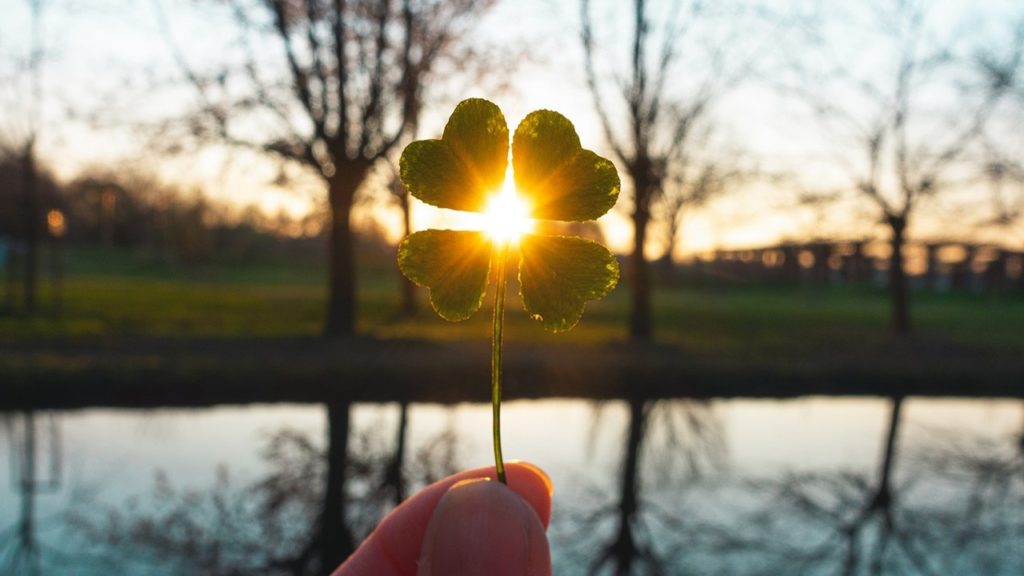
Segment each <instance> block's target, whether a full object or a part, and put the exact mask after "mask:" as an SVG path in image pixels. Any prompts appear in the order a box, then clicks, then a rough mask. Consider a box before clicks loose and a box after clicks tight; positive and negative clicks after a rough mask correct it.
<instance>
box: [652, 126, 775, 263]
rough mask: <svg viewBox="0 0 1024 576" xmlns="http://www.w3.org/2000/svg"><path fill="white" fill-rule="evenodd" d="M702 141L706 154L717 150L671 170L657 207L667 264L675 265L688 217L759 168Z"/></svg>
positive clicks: (731, 152)
mask: <svg viewBox="0 0 1024 576" xmlns="http://www.w3.org/2000/svg"><path fill="white" fill-rule="evenodd" d="M702 141H703V145H702V146H700V147H701V148H702V149H703V151H707V150H708V149H709V148H714V150H712V152H711V154H710V155H708V156H705V155H702V156H701V157H700V158H696V159H692V160H691V159H683V160H684V161H682V162H679V163H677V164H676V165H674V166H672V167H670V171H669V176H668V177H667V178H666V184H665V187H664V189H663V190H662V192H661V194H660V195H659V197H658V199H657V202H656V204H655V207H654V213H655V214H656V215H657V219H658V220H659V221H660V222H661V227H662V230H663V232H664V239H665V251H664V252H663V253H662V256H661V258H662V261H663V262H665V263H666V264H667V265H671V263H672V253H673V251H674V250H675V248H676V246H677V245H678V243H679V239H680V234H681V232H682V228H683V219H684V217H685V216H686V214H687V213H688V212H690V211H691V210H694V209H697V208H699V207H701V206H703V205H705V204H707V203H708V202H710V201H711V200H713V199H715V198H717V197H720V196H722V195H723V194H725V193H726V192H728V191H729V190H731V189H733V188H734V187H736V186H737V185H739V184H741V183H743V182H745V181H747V180H749V179H751V178H753V177H754V176H755V172H756V169H755V168H754V167H753V166H744V165H743V162H742V161H741V160H740V158H741V155H740V153H739V152H735V151H726V150H724V149H723V148H715V147H714V146H713V145H711V144H710V140H709V139H707V138H704V139H702ZM716 151H719V152H721V153H715V152H716Z"/></svg>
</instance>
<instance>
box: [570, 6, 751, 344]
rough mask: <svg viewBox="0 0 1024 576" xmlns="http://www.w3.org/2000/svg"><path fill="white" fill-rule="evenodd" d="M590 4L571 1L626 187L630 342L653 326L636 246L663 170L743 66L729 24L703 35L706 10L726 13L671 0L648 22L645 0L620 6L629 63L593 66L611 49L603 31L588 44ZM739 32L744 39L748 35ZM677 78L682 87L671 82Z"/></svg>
mask: <svg viewBox="0 0 1024 576" xmlns="http://www.w3.org/2000/svg"><path fill="white" fill-rule="evenodd" d="M591 4H592V3H591V2H590V0H580V13H581V20H582V30H581V40H582V43H583V49H584V54H585V68H586V77H587V85H588V88H589V91H590V93H591V96H592V98H593V101H594V108H595V110H596V112H597V115H598V118H599V119H600V122H601V127H602V130H603V131H604V136H605V140H606V141H607V145H608V147H609V148H610V149H611V151H612V155H613V156H614V159H615V160H617V162H618V163H619V165H620V166H622V167H623V168H624V169H625V172H626V175H627V177H628V179H629V181H630V183H631V184H632V194H633V205H632V214H631V218H632V221H633V251H632V254H631V256H630V266H629V268H628V269H629V277H628V278H629V280H630V289H631V290H632V296H631V298H632V301H631V307H632V308H631V312H630V320H629V334H630V338H631V339H632V340H635V341H649V340H650V339H651V337H652V332H653V322H652V317H651V286H650V274H649V270H648V263H647V260H646V258H645V257H644V246H645V244H646V243H647V235H648V226H649V224H650V223H651V221H652V219H653V218H654V217H655V213H654V205H655V203H656V202H657V201H658V198H659V197H660V196H661V195H662V194H663V193H664V191H665V190H666V188H667V184H668V179H669V178H670V176H671V172H672V170H673V166H675V165H678V164H680V163H685V161H686V159H687V158H689V156H690V155H691V153H692V148H693V146H694V142H695V141H696V140H698V139H699V138H700V134H701V130H702V127H704V126H707V125H708V124H710V123H712V122H713V118H712V110H713V108H714V105H715V104H716V103H717V102H718V101H719V100H720V99H721V98H722V97H723V95H724V94H725V93H726V92H728V91H729V90H731V89H733V88H734V87H735V86H736V85H737V84H738V82H739V81H740V80H741V79H743V78H744V77H745V76H746V73H747V72H748V71H749V69H750V67H749V63H750V62H751V61H752V60H751V59H740V58H736V57H735V56H736V54H737V53H738V51H739V50H741V49H742V47H743V46H744V43H743V42H741V41H740V38H739V35H738V33H737V32H736V31H737V30H738V29H739V28H741V27H740V26H735V22H733V26H731V27H723V28H722V29H723V30H730V31H731V32H730V33H728V34H724V35H716V34H710V33H708V32H709V31H710V28H711V26H710V24H709V22H711V21H712V16H711V15H709V11H711V10H713V9H718V10H728V8H724V7H723V6H722V5H718V6H716V7H714V8H712V7H709V6H708V5H707V4H706V3H704V2H700V1H687V0H673V1H670V2H665V3H661V4H660V5H659V6H660V7H662V8H664V10H665V13H664V14H658V15H657V16H653V15H652V13H651V12H652V10H651V9H650V8H649V5H648V2H646V1H645V0H634V1H633V2H632V4H631V7H630V23H631V25H632V38H631V42H630V45H629V47H628V48H629V55H630V57H629V60H628V64H627V65H626V70H625V71H624V74H623V73H621V72H620V71H616V70H607V69H599V67H598V66H599V62H607V61H609V60H612V61H614V59H611V58H608V57H607V55H606V54H603V53H602V52H601V50H600V48H599V46H608V45H614V41H612V40H611V39H612V38H614V37H615V34H613V33H612V31H608V34H607V37H608V38H607V39H608V40H609V41H608V42H603V41H598V39H597V31H596V30H595V26H594V22H595V19H594V18H593V15H592V7H591ZM733 16H735V14H733ZM600 20H601V21H613V20H615V18H602V19H600ZM654 22H661V25H660V26H657V25H655V24H654ZM702 28H703V29H702ZM744 34H749V29H746V30H744ZM617 76H618V77H621V79H620V80H619V81H618V82H615V81H614V80H611V78H614V77H617ZM684 78H685V82H683V81H681V80H682V79H684ZM620 113H621V114H620ZM620 118H621V119H622V122H620V121H619V119H620Z"/></svg>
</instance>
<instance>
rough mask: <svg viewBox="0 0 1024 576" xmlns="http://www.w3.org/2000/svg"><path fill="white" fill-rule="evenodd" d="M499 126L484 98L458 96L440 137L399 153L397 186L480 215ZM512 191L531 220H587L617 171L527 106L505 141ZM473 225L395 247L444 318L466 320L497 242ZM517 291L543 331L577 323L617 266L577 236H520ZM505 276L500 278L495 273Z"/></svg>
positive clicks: (498, 148)
mask: <svg viewBox="0 0 1024 576" xmlns="http://www.w3.org/2000/svg"><path fill="white" fill-rule="evenodd" d="M508 149H509V136H508V125H507V124H506V122H505V117H504V115H503V114H502V113H501V110H500V109H499V108H498V107H497V106H496V105H495V104H494V103H492V102H489V101H487V100H483V99H478V98H474V99H469V100H464V101H463V102H461V103H460V104H459V105H458V106H457V107H456V108H455V111H454V112H453V113H452V115H451V117H450V118H449V119H448V124H447V125H446V126H445V129H444V133H443V135H442V136H441V139H439V140H419V141H416V142H413V143H411V144H410V145H409V146H407V147H406V149H405V150H404V151H403V153H402V158H401V163H400V168H401V178H402V182H403V183H404V184H405V186H406V188H408V190H409V192H410V193H411V194H412V195H413V196H415V197H416V198H418V199H420V200H422V201H423V202H426V203H427V204H431V205H434V206H438V207H440V208H449V209H452V210H463V211H470V212H482V211H483V210H484V209H485V207H486V205H487V203H488V200H489V198H490V196H491V195H492V194H494V193H495V192H496V191H498V190H500V189H501V187H502V183H503V181H504V179H505V172H506V168H507V166H508ZM512 167H513V174H514V179H515V184H516V187H517V189H518V191H519V195H520V196H521V197H523V198H524V199H525V200H526V202H527V203H528V205H529V209H530V216H531V217H533V218H535V219H538V220H560V221H575V222H583V221H587V220H594V219H596V218H598V217H600V216H601V215H603V214H604V213H605V212H607V211H608V210H609V209H610V208H611V207H612V206H614V205H615V201H616V200H617V199H618V196H619V176H618V173H617V172H616V170H615V166H614V165H613V164H612V163H611V162H610V161H608V160H607V159H605V158H602V157H601V156H599V155H597V154H595V153H594V152H592V151H590V150H585V149H583V147H582V146H581V145H580V139H579V136H577V134H576V129H575V128H574V127H573V125H572V122H570V121H569V120H568V119H567V118H565V117H564V116H562V115H561V114H559V113H557V112H553V111H551V110H537V111H535V112H531V113H530V114H529V115H527V116H526V118H524V119H523V121H522V122H521V123H520V124H519V126H518V127H517V128H516V131H515V135H514V136H513V138H512ZM497 244H498V243H497V242H496V241H494V240H491V239H490V238H489V237H488V236H487V235H486V234H485V233H483V232H476V231H455V230H425V231H421V232H416V233H414V234H411V235H409V236H408V237H407V238H406V239H405V240H404V241H403V242H402V244H401V246H400V247H399V251H398V265H399V268H401V270H402V273H403V274H405V275H406V277H408V278H409V279H410V280H412V281H413V282H415V283H416V284H418V285H420V286H425V287H427V288H429V289H430V302H431V304H432V305H433V307H434V309H435V310H436V311H437V313H438V314H439V315H440V316H441V317H442V318H445V319H446V320H452V321H458V320H465V319H466V318H469V317H470V316H472V315H473V314H474V313H475V312H476V311H477V310H479V309H480V307H481V305H482V304H483V300H484V294H485V292H486V290H487V284H488V279H489V277H490V276H491V264H492V259H493V257H494V255H495V254H496V253H497V250H498V249H503V248H504V247H503V246H499V245H497ZM519 255H520V261H519V284H520V295H521V297H522V301H523V305H524V306H525V308H526V310H527V312H528V313H529V314H530V315H531V317H533V318H534V319H536V320H539V321H540V322H541V324H542V325H543V326H544V327H545V328H547V329H549V330H551V331H562V330H568V329H570V328H572V327H573V326H575V325H576V323H577V322H578V321H579V319H580V316H581V315H582V314H583V308H584V305H585V304H586V302H587V301H589V300H596V299H599V298H601V297H603V296H604V295H605V294H607V293H608V292H609V291H611V289H612V288H614V287H615V285H616V283H617V282H618V279H619V266H618V262H617V261H616V260H615V257H614V256H613V255H612V254H611V252H609V251H608V249H607V248H605V247H604V246H602V245H600V244H597V243H595V242H591V241H589V240H584V239H582V238H575V237H564V236H547V235H540V234H526V235H524V236H523V238H522V239H521V241H520V245H519ZM496 281H497V282H504V278H498V279H496Z"/></svg>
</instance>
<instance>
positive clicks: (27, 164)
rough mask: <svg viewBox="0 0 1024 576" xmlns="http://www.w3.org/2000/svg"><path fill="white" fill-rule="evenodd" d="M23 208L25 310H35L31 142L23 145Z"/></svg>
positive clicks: (35, 205) (36, 270) (36, 260)
mask: <svg viewBox="0 0 1024 576" xmlns="http://www.w3.org/2000/svg"><path fill="white" fill-rule="evenodd" d="M23 161H24V172H25V173H24V178H25V190H24V197H23V202H24V208H25V294H24V297H25V311H26V312H28V313H29V314H31V313H33V312H35V310H36V292H37V290H38V284H39V232H40V230H39V225H40V218H39V190H38V187H39V182H38V178H37V177H36V158H35V149H34V145H33V144H32V143H29V144H28V145H27V146H26V147H25V157H24V158H23Z"/></svg>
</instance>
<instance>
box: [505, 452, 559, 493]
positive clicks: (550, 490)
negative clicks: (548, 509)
mask: <svg viewBox="0 0 1024 576" xmlns="http://www.w3.org/2000/svg"><path fill="white" fill-rule="evenodd" d="M509 463H511V464H515V465H516V466H521V467H523V468H528V469H529V470H530V471H531V472H533V473H535V474H536V475H537V477H538V478H540V479H541V480H542V481H544V487H545V488H547V489H548V496H554V495H555V485H554V483H552V482H551V477H550V476H548V473H547V472H545V471H544V470H542V469H541V468H540V467H538V466H537V465H535V464H531V463H529V462H524V461H523V460H509Z"/></svg>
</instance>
